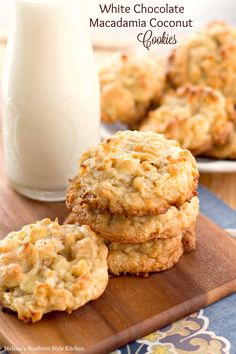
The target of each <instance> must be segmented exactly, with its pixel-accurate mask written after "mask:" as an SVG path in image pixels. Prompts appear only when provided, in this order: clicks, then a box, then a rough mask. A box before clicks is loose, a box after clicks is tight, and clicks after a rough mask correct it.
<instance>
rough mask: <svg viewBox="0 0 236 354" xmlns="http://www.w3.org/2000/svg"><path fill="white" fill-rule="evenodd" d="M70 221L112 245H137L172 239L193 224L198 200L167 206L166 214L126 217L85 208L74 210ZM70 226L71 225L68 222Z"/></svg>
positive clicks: (83, 206) (80, 207) (197, 208)
mask: <svg viewBox="0 0 236 354" xmlns="http://www.w3.org/2000/svg"><path fill="white" fill-rule="evenodd" d="M73 210H74V212H73V216H72V219H71V220H76V221H77V222H78V223H79V224H80V225H90V227H91V229H92V230H93V231H94V232H96V233H97V234H98V235H100V236H101V237H104V238H106V239H108V240H111V241H116V242H131V243H140V242H146V241H149V240H151V239H156V238H162V239H163V238H172V237H176V236H178V235H179V234H182V232H183V230H185V229H187V228H189V227H190V225H191V224H192V223H193V222H195V220H196V218H197V215H198V212H199V200H198V197H193V198H192V199H191V201H190V202H185V203H184V204H183V205H182V206H181V207H180V209H177V208H176V207H174V206H173V207H170V208H169V209H168V211H167V212H166V214H160V215H154V216H126V215H115V214H110V213H108V212H104V213H100V212H99V211H97V210H93V209H91V207H89V206H88V205H82V206H78V207H75V208H74V209H73ZM72 223H73V222H72Z"/></svg>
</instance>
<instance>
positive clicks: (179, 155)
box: [67, 131, 199, 275]
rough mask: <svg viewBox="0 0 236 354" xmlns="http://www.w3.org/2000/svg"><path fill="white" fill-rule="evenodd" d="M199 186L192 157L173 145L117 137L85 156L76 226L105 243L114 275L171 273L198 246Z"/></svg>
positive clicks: (147, 136) (71, 198)
mask: <svg viewBox="0 0 236 354" xmlns="http://www.w3.org/2000/svg"><path fill="white" fill-rule="evenodd" d="M197 184H198V170H197V167H196V162H195V159H194V157H193V156H192V154H191V153H190V152H189V151H188V150H183V149H181V148H180V147H179V145H178V143H176V142H175V141H172V140H167V139H166V138H164V137H163V136H162V135H159V134H156V133H152V132H137V131H132V132H131V131H125V132H118V133H116V134H115V135H114V136H113V137H112V138H110V139H108V140H106V141H104V142H102V143H101V144H99V145H98V146H97V147H95V148H93V149H90V150H88V151H87V152H85V153H84V154H83V155H82V157H81V159H80V169H79V173H78V176H76V177H75V178H74V179H73V181H72V182H71V185H70V188H69V190H68V194H67V206H68V208H69V209H70V210H71V215H70V219H71V220H70V221H71V222H75V223H78V224H81V225H90V227H91V228H92V230H93V231H94V232H96V234H97V235H99V236H100V237H102V238H104V239H106V240H107V245H108V250H109V253H108V267H109V270H110V272H111V273H113V274H116V275H118V274H120V273H131V274H141V273H142V274H143V273H149V272H155V271H161V270H165V269H168V268H170V267H172V266H173V265H174V264H175V263H176V262H177V261H178V260H179V258H180V257H181V255H182V254H183V253H184V251H190V250H191V249H193V248H194V247H195V222H196V218H197V215H198V208H199V202H198V198H197V196H196V188H197Z"/></svg>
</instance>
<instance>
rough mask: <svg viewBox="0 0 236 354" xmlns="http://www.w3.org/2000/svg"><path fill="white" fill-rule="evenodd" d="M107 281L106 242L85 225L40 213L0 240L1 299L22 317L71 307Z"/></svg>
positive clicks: (94, 295)
mask: <svg viewBox="0 0 236 354" xmlns="http://www.w3.org/2000/svg"><path fill="white" fill-rule="evenodd" d="M107 283H108V271H107V247H106V246H105V244H104V242H103V241H102V239H100V238H98V237H97V236H96V235H95V234H94V232H92V230H91V229H90V228H89V226H82V227H80V226H77V225H63V226H60V225H59V224H58V222H56V221H55V222H52V221H51V220H50V219H44V220H42V221H39V222H36V223H35V224H32V225H27V226H25V227H23V228H22V229H21V230H20V231H18V232H12V233H10V234H9V235H8V236H7V237H6V238H5V239H3V240H2V241H0V301H1V303H2V305H3V306H4V307H6V308H9V309H11V310H13V311H15V312H17V314H18V317H19V319H21V320H23V321H25V322H29V321H32V322H36V321H39V320H40V319H41V318H42V316H43V314H45V313H48V312H51V311H56V310H57V311H67V312H69V313H70V312H71V311H72V310H75V309H78V308H79V307H80V306H82V305H84V304H85V303H87V302H88V301H90V300H94V299H96V298H98V297H99V296H100V295H101V294H102V293H103V292H104V290H105V288H106V286H107Z"/></svg>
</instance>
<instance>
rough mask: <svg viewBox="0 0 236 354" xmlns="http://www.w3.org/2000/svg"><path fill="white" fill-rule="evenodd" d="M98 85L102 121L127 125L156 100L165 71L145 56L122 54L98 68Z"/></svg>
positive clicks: (141, 116) (145, 111)
mask: <svg viewBox="0 0 236 354" xmlns="http://www.w3.org/2000/svg"><path fill="white" fill-rule="evenodd" d="M100 82H101V101H102V121H103V122H104V123H115V122H122V123H125V124H127V125H129V126H131V125H134V124H136V123H137V122H138V121H140V120H141V119H142V118H143V117H145V115H146V113H147V110H148V109H149V107H150V105H152V104H153V103H156V102H157V101H158V100H159V99H160V97H161V95H162V92H163V88H164V82H165V72H164V68H163V67H162V65H161V64H159V63H158V62H157V61H156V60H154V59H153V58H151V57H149V56H141V55H134V54H123V55H120V56H119V57H116V58H115V59H114V60H113V61H112V62H111V63H110V64H109V65H108V66H105V67H104V68H102V69H101V71H100Z"/></svg>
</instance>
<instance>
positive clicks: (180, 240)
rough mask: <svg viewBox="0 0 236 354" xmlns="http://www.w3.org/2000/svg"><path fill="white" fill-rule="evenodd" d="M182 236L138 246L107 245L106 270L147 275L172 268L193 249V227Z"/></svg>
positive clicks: (114, 272) (114, 243) (116, 272)
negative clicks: (184, 254)
mask: <svg viewBox="0 0 236 354" xmlns="http://www.w3.org/2000/svg"><path fill="white" fill-rule="evenodd" d="M186 233H187V234H186V237H187V240H186V239H185V233H183V235H179V236H177V237H174V238H171V239H164V240H162V239H159V240H152V241H148V242H144V243H139V244H131V243H130V244H127V243H126V244H125V243H116V242H112V243H110V244H108V249H109V252H108V268H109V271H110V272H111V273H113V274H115V275H119V274H126V273H129V274H136V275H140V274H147V273H151V272H160V271H163V270H167V269H170V268H171V267H173V266H174V265H175V264H176V263H177V262H178V260H179V259H180V257H181V256H182V255H183V253H184V252H185V251H186V252H189V251H191V250H192V249H194V248H195V230H194V225H192V227H191V228H190V230H186ZM185 247H186V249H185Z"/></svg>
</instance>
